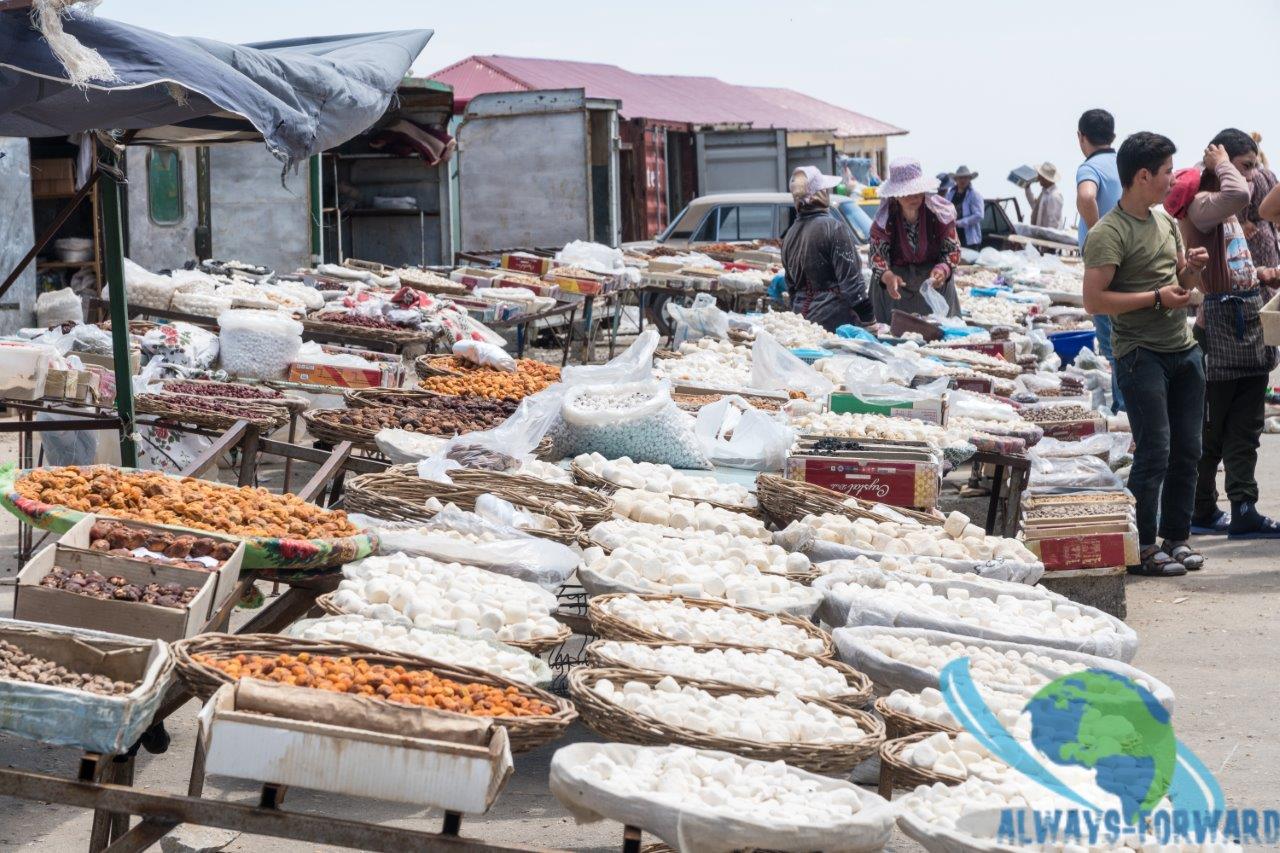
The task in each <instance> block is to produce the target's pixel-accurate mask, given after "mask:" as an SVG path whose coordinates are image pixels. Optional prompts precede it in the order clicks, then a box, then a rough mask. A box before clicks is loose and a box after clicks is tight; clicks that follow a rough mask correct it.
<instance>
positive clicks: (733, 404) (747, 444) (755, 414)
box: [694, 395, 795, 471]
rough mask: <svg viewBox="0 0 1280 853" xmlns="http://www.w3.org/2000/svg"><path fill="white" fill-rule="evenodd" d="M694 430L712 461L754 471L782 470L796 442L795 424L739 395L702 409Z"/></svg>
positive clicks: (704, 451) (721, 399)
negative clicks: (793, 425) (784, 420)
mask: <svg viewBox="0 0 1280 853" xmlns="http://www.w3.org/2000/svg"><path fill="white" fill-rule="evenodd" d="M694 432H695V433H696V435H697V436H698V443H699V444H700V445H701V446H702V452H703V453H705V454H706V455H707V458H708V459H709V460H711V462H712V464H715V465H726V466H728V467H730V468H746V469H749V470H751V471H780V470H782V465H783V463H784V462H786V461H787V453H788V452H789V451H790V450H791V444H792V442H794V441H795V433H794V432H793V431H792V429H791V427H789V426H787V425H786V424H785V423H783V422H782V421H780V420H778V419H777V418H775V417H772V416H770V415H769V414H766V413H765V412H761V411H760V410H758V409H756V408H755V407H753V406H752V405H751V404H750V403H748V402H747V401H746V400H744V399H742V398H741V397H739V396H737V395H730V396H727V397H721V398H720V399H719V400H717V401H716V402H714V403H710V404H708V405H706V406H703V407H702V408H701V409H699V410H698V416H697V418H696V419H695V421H694ZM726 436H727V437H726Z"/></svg>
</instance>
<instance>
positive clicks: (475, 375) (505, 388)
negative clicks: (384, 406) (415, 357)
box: [418, 370, 556, 400]
mask: <svg viewBox="0 0 1280 853" xmlns="http://www.w3.org/2000/svg"><path fill="white" fill-rule="evenodd" d="M555 381H556V380H554V379H548V378H545V377H543V376H535V375H533V374H530V373H520V372H518V371H517V372H516V373H506V372H503V371H500V370H473V371H471V372H470V373H466V374H464V375H462V376H428V377H427V378H426V379H423V380H422V381H421V382H419V383H418V387H419V388H424V389H426V390H427V391H435V392H436V393H437V394H456V395H468V394H474V395H477V396H480V397H490V398H492V399H496V400H523V399H524V398H525V397H528V396H531V395H533V394H537V393H538V392H539V391H542V390H544V389H545V388H547V386H549V385H551V383H553V382H555Z"/></svg>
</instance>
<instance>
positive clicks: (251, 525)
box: [15, 465, 360, 539]
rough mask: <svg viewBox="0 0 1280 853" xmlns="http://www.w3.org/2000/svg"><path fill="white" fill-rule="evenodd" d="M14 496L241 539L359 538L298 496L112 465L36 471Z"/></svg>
mask: <svg viewBox="0 0 1280 853" xmlns="http://www.w3.org/2000/svg"><path fill="white" fill-rule="evenodd" d="M15 489H16V490H17V492H18V494H19V495H21V496H22V497H24V498H29V499H31V500H37V501H41V502H43V503H46V504H51V505H53V506H65V507H68V508H70V509H75V510H79V511H81V512H100V513H103V514H104V515H110V516H115V517H117V518H133V519H137V520H138V521H147V522H151V523H152V524H169V525H173V526H175V527H190V528H193V529H196V530H214V531H220V532H224V533H231V534H234V535H236V536H273V537H278V538H289V539H329V538H337V537H342V536H354V535H355V534H357V533H359V532H360V529H359V528H357V527H356V526H355V525H354V524H352V523H351V522H350V521H348V520H347V514H346V513H345V512H340V511H333V510H327V509H321V508H320V507H318V506H316V505H315V504H310V503H307V502H306V501H304V500H303V499H302V498H300V497H298V496H297V495H290V494H285V495H275V494H272V493H271V492H268V491H267V490H266V489H262V488H256V489H255V488H250V487H248V486H242V487H239V488H236V487H234V486H224V485H221V484H219V483H211V482H209V481H208V480H199V479H196V478H195V477H182V478H176V477H166V476H165V475H164V474H161V473H160V472H158V471H122V470H120V469H119V468H115V467H112V466H110V465H91V466H84V467H81V466H78V465H68V466H66V467H63V468H37V469H36V470H34V471H32V472H30V473H29V474H27V475H25V476H24V477H22V478H21V479H19V480H18V482H17V483H16V484H15Z"/></svg>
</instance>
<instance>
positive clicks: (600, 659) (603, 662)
mask: <svg viewBox="0 0 1280 853" xmlns="http://www.w3.org/2000/svg"><path fill="white" fill-rule="evenodd" d="M633 642H634V641H633ZM603 643H604V641H603V640H596V641H595V642H594V643H591V644H590V645H589V646H587V648H586V650H585V651H586V655H587V665H588V666H594V667H608V668H610V669H626V670H635V671H637V672H649V673H657V674H658V675H666V674H667V673H664V672H662V671H661V670H656V669H643V668H640V667H637V666H635V665H633V664H629V663H627V662H626V661H622V660H618V659H617V658H613V657H610V656H609V655H608V654H607V653H606V652H604V650H603V649H602V648H601V646H602V644H603ZM636 645H639V646H648V647H649V648H661V647H662V646H670V645H674V644H673V643H671V642H669V641H663V642H652V643H636ZM679 645H687V646H688V647H689V648H691V649H694V650H696V651H700V652H708V651H712V650H715V649H719V648H721V647H720V646H715V645H699V644H697V643H680V644H679ZM742 651H757V652H763V651H765V650H764V649H754V650H749V649H743V650H742ZM778 651H782V650H781V649H779V650H778ZM782 653H783V654H784V655H787V656H789V657H793V658H795V659H796V660H804V659H805V658H806V657H808V655H802V654H800V653H799V652H786V651H784V652H782ZM815 660H817V661H818V662H819V663H821V664H822V665H823V666H829V667H832V668H834V669H837V670H839V671H840V674H841V675H843V676H844V680H845V682H847V683H848V685H849V690H848V692H847V693H841V694H840V695H838V696H829V697H811V698H818V699H820V698H826V699H828V700H829V701H831V702H837V703H839V704H841V705H847V706H849V707H850V708H863V707H866V705H867V703H868V702H870V701H871V694H872V685H871V679H870V678H869V677H868V676H867V675H866V674H865V673H861V672H858V670H856V669H854V668H853V667H851V666H849V665H848V664H847V663H843V662H841V661H838V660H830V659H826V658H815ZM673 677H674V678H678V679H679V680H680V682H681V683H683V684H692V685H694V686H695V687H703V686H704V685H710V686H714V687H743V686H744V685H739V684H733V683H731V682H728V681H711V680H706V679H695V678H689V677H688V676H673ZM745 686H746V687H747V688H750V685H745Z"/></svg>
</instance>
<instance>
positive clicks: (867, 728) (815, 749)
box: [569, 668, 884, 774]
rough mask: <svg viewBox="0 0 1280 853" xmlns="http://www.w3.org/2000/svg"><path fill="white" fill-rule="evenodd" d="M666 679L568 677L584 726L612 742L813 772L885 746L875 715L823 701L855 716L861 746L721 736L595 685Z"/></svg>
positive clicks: (609, 674) (711, 689)
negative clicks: (619, 700)
mask: <svg viewBox="0 0 1280 853" xmlns="http://www.w3.org/2000/svg"><path fill="white" fill-rule="evenodd" d="M664 677H666V676H662V675H658V674H656V673H644V672H639V671H637V670H628V669H607V668H604V669H585V668H578V669H575V670H573V671H572V672H570V673H569V695H570V696H571V697H572V698H573V702H574V705H575V706H576V707H577V709H578V713H579V714H580V715H581V716H582V722H583V723H584V724H586V726H587V727H588V728H590V729H592V730H593V731H595V732H597V733H599V734H601V735H603V736H604V737H606V738H608V739H609V740H611V741H617V742H620V743H635V744H640V745H643V746H665V745H667V744H672V743H674V744H682V745H684V746H692V747H696V748H698V749H719V750H723V751H725V752H731V753H733V754H734V755H741V756H743V757H744V758H753V759H756V760H758V761H785V762H786V763H787V764H790V765H791V766H792V767H799V768H800V769H802V770H808V771H810V772H812V773H827V774H835V773H846V772H848V771H850V770H852V769H853V768H854V767H856V766H857V765H858V764H860V763H862V761H864V760H865V759H867V758H869V757H871V756H872V755H875V754H876V751H877V750H878V749H879V748H880V744H882V743H884V725H883V724H882V723H881V722H880V721H879V720H877V719H876V718H875V717H874V716H873V715H871V714H868V713H867V712H866V711H858V710H855V709H853V708H849V707H847V706H845V705H840V704H838V703H835V702H829V701H826V700H821V699H810V700H807V701H809V702H812V703H813V704H815V705H821V706H823V707H825V708H827V709H828V710H830V711H831V712H832V713H835V714H837V715H839V716H842V717H852V718H853V719H855V720H857V722H858V727H859V728H860V729H862V731H863V732H865V733H866V735H867V736H866V737H865V738H863V740H861V741H859V742H858V743H850V744H818V743H813V744H807V743H786V744H783V743H761V742H756V741H747V740H740V739H737V738H730V737H722V736H719V735H713V734H707V733H705V732H699V731H694V730H693V729H687V728H684V727H683V726H678V725H675V724H673V723H668V722H664V721H661V720H658V719H656V718H654V717H650V716H647V715H644V714H638V713H636V712H634V711H630V710H628V709H626V708H623V707H622V706H620V705H617V704H614V703H613V702H608V701H606V700H604V699H601V698H600V696H599V694H597V693H596V692H595V691H594V690H592V689H591V687H590V685H591V684H593V683H595V682H596V681H597V680H598V679H601V678H608V679H611V680H613V681H615V682H618V683H621V682H625V681H640V682H644V683H646V684H656V683H657V682H658V681H660V680H662V679H663V678H664ZM677 680H679V679H677ZM685 683H687V682H685ZM697 686H698V687H699V688H700V689H702V690H705V691H706V692H707V693H710V694H711V695H713V696H725V695H728V694H731V693H736V694H738V695H741V696H769V695H771V694H770V693H769V692H768V691H766V690H752V689H750V688H743V687H728V686H724V685H710V684H708V685H701V684H699V685H697Z"/></svg>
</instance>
